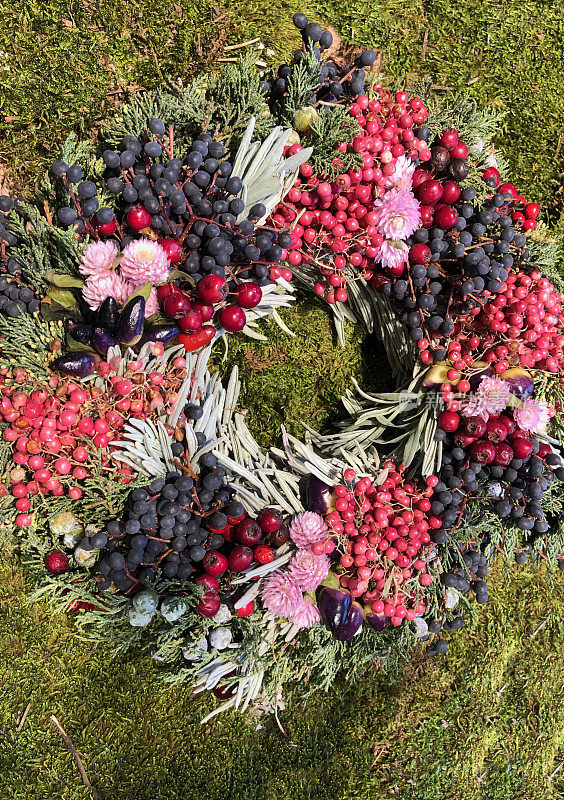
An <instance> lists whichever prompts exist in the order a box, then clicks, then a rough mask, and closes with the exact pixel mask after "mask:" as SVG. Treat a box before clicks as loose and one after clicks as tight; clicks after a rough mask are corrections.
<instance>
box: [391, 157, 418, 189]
mask: <svg viewBox="0 0 564 800" xmlns="http://www.w3.org/2000/svg"><path fill="white" fill-rule="evenodd" d="M395 167H396V168H395V170H394V173H393V175H390V176H389V178H388V179H387V180H386V186H387V187H388V188H394V189H399V190H400V191H410V190H411V187H412V185H413V173H414V171H415V164H414V162H413V161H411V159H409V158H406V156H400V157H399V158H398V160H397V161H396V164H395Z"/></svg>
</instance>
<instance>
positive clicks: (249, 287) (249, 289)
mask: <svg viewBox="0 0 564 800" xmlns="http://www.w3.org/2000/svg"><path fill="white" fill-rule="evenodd" d="M236 295H237V304H238V305H239V306H241V308H255V306H258V304H259V303H260V301H261V300H262V289H261V288H260V286H259V285H258V283H252V281H249V282H247V283H240V284H239V286H238V287H237V291H236Z"/></svg>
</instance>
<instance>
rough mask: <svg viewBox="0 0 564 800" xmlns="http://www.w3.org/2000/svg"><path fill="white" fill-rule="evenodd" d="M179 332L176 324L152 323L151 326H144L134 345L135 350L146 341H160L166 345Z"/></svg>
mask: <svg viewBox="0 0 564 800" xmlns="http://www.w3.org/2000/svg"><path fill="white" fill-rule="evenodd" d="M179 333H180V328H178V327H177V326H176V325H153V326H152V327H151V328H145V330H144V332H143V336H142V337H141V338H140V339H139V341H138V342H137V344H136V345H135V350H140V349H141V348H142V347H143V345H144V344H147V342H160V344H162V345H164V346H165V347H166V345H167V344H170V343H171V342H173V341H174V340H175V339H176V337H177V336H178V334H179Z"/></svg>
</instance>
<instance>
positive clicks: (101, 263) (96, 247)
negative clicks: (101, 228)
mask: <svg viewBox="0 0 564 800" xmlns="http://www.w3.org/2000/svg"><path fill="white" fill-rule="evenodd" d="M117 254H118V246H117V243H116V242H114V241H113V240H112V239H108V240H107V241H105V242H91V243H90V244H89V245H87V246H86V247H85V249H84V251H83V253H82V256H81V257H80V264H79V265H78V269H79V271H80V272H81V273H82V274H83V275H100V274H102V273H104V272H108V271H109V270H111V269H112V268H113V266H114V261H115V258H116V256H117Z"/></svg>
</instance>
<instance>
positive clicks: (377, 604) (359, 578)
mask: <svg viewBox="0 0 564 800" xmlns="http://www.w3.org/2000/svg"><path fill="white" fill-rule="evenodd" d="M383 467H384V469H385V470H387V477H386V479H385V480H384V481H383V483H382V484H380V485H379V486H377V485H375V484H373V482H372V480H371V478H369V477H363V478H359V479H357V476H356V473H355V471H354V470H352V469H346V470H345V472H344V474H343V477H344V482H343V483H342V484H339V485H337V486H335V488H334V496H335V510H334V511H330V512H329V513H328V514H327V516H326V522H327V525H328V526H329V530H330V532H331V536H332V537H333V538H334V539H335V540H336V542H337V550H338V551H339V552H340V553H341V556H340V559H339V565H340V573H341V574H340V576H339V581H340V584H341V586H342V587H343V588H346V589H348V590H349V591H350V592H351V594H352V595H353V597H355V598H357V597H360V598H362V600H363V602H364V603H365V605H366V606H369V607H370V608H371V610H372V611H373V612H374V613H375V614H384V615H385V616H387V617H389V618H390V620H391V623H392V624H393V625H396V626H397V625H401V623H402V621H403V620H404V619H407V620H413V619H415V617H416V615H417V614H421V613H423V612H424V611H425V609H426V606H425V603H424V602H423V600H422V598H423V590H424V588H425V587H426V586H429V585H430V584H431V582H432V576H431V575H430V574H429V573H428V571H427V560H428V559H427V556H428V550H429V547H431V546H432V545H431V535H430V532H431V533H432V531H433V530H436V529H439V528H440V527H441V525H442V520H441V518H440V517H438V516H435V515H433V514H432V513H430V510H431V500H430V498H431V497H432V495H433V487H434V486H436V484H437V481H438V479H437V478H436V477H435V476H433V475H431V476H429V478H427V481H426V483H423V482H422V481H420V480H417V479H413V480H407V479H406V476H405V470H404V467H403V466H402V465H397V464H394V463H392V462H390V461H388V462H386V463H385V464H384V465H383Z"/></svg>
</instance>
